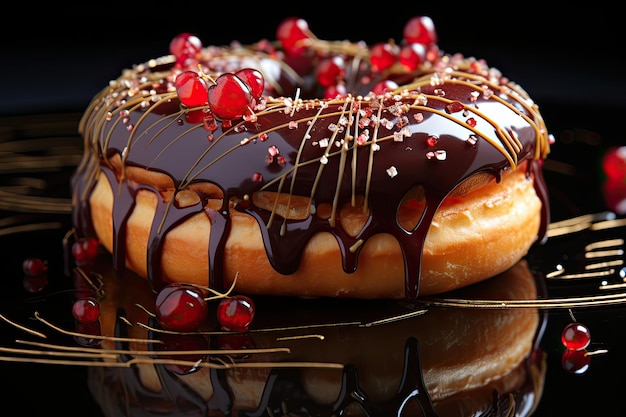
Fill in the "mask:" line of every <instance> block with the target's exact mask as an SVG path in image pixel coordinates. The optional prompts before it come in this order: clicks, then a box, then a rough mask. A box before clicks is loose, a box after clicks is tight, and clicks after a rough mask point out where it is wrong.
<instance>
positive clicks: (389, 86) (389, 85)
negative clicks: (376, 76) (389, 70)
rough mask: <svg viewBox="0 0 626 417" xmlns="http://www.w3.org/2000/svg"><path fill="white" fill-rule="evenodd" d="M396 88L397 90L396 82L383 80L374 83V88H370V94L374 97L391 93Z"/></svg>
mask: <svg viewBox="0 0 626 417" xmlns="http://www.w3.org/2000/svg"><path fill="white" fill-rule="evenodd" d="M396 88H398V84H397V83H396V82H394V81H391V80H383V81H380V82H378V83H376V84H375V85H374V87H372V93H374V94H376V95H381V94H384V93H387V92H390V91H393V90H395V89H396Z"/></svg>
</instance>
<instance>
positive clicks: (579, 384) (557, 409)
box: [0, 105, 626, 416]
mask: <svg viewBox="0 0 626 417" xmlns="http://www.w3.org/2000/svg"><path fill="white" fill-rule="evenodd" d="M569 110H571V109H570V108H569V107H568V106H565V105H562V106H556V107H555V108H547V109H544V111H543V112H544V114H545V117H546V118H547V119H548V118H549V120H551V121H552V123H551V124H550V125H551V126H552V132H553V134H554V135H555V137H556V138H557V142H556V144H555V145H554V146H553V151H552V154H551V156H550V160H549V162H546V166H545V175H546V179H547V181H548V184H549V186H550V190H551V199H552V220H553V223H556V222H560V221H563V220H568V219H572V218H578V217H579V216H583V215H587V214H594V215H595V218H593V219H592V220H591V221H592V223H594V222H597V223H598V224H601V223H602V222H603V221H605V220H610V219H612V218H613V217H614V216H613V215H612V214H611V213H607V211H609V209H610V208H609V207H607V205H606V203H605V195H604V193H603V188H602V184H603V181H604V174H603V172H602V169H601V160H602V157H603V155H604V154H605V152H606V151H607V149H609V148H610V147H611V146H613V145H615V144H619V143H620V137H622V136H620V135H622V133H621V131H620V129H618V124H617V123H616V122H614V121H613V120H616V119H613V118H612V117H611V113H614V114H618V113H619V109H598V108H595V109H590V110H589V111H586V109H581V108H579V107H575V108H574V110H573V111H571V112H570V111H569ZM583 110H585V111H583ZM580 114H584V115H585V117H574V116H573V115H580ZM77 120H78V115H77V114H51V115H33V116H20V117H11V118H5V119H2V124H0V126H1V127H2V142H1V143H0V150H1V151H2V152H1V153H0V158H1V161H2V163H1V164H0V170H1V172H2V176H1V178H2V183H1V184H0V204H1V207H0V208H1V209H2V219H1V220H0V222H1V226H2V227H1V228H0V241H1V242H2V247H3V249H2V254H3V256H2V259H3V260H2V263H3V274H2V280H1V285H2V291H1V292H0V314H1V315H2V318H3V319H4V320H3V321H2V322H0V328H1V334H2V340H1V341H0V342H1V343H0V346H3V347H7V346H14V341H15V340H19V339H23V338H28V335H27V334H25V333H24V332H23V331H21V330H19V329H17V328H16V327H14V326H12V325H9V324H8V323H6V321H5V320H7V319H8V320H11V321H15V322H20V323H25V324H26V325H27V326H29V327H32V328H38V327H39V323H37V321H36V320H34V318H33V316H32V311H33V308H32V303H37V305H38V306H39V307H38V308H37V310H38V311H40V312H41V313H42V316H44V317H46V314H50V315H53V316H54V317H55V318H56V320H57V323H58V324H59V325H61V326H63V325H67V326H70V325H71V323H72V317H71V312H70V307H69V306H70V303H69V301H67V302H64V301H63V298H64V297H66V296H67V295H64V294H67V293H64V291H65V290H71V289H73V282H72V279H71V278H69V277H68V276H66V275H65V273H64V267H65V262H64V252H63V249H64V247H63V244H62V242H63V239H64V235H65V234H66V232H67V231H68V230H69V229H70V227H71V225H70V224H69V211H68V210H69V194H68V192H69V187H68V186H67V184H68V178H69V175H70V173H71V172H72V170H73V167H74V166H75V164H76V163H77V158H78V157H79V156H80V152H81V146H82V145H81V142H80V139H79V138H78V137H77V135H76V133H75V132H76V129H75V128H76V122H77ZM616 218H617V219H620V216H619V215H618V216H616ZM577 223H578V224H581V222H580V221H579V222H577ZM582 229H583V230H581V231H579V232H575V233H567V234H564V235H562V236H555V237H551V238H550V239H549V240H548V242H547V244H546V245H543V246H538V247H535V248H533V250H532V251H531V253H529V255H528V256H527V260H528V262H529V266H530V268H531V269H532V270H535V271H537V272H538V273H539V274H544V275H545V276H546V284H547V288H548V296H549V297H548V298H550V299H552V300H555V301H558V300H560V299H563V300H564V304H563V305H562V306H561V305H558V303H557V304H554V305H551V306H550V307H548V308H547V310H548V311H549V315H548V322H547V327H546V330H545V333H544V336H543V339H542V347H543V348H544V350H545V352H546V353H547V364H548V372H547V374H546V379H545V387H544V391H543V394H542V397H541V402H540V404H539V406H538V408H537V410H536V413H535V414H534V415H537V416H555V415H575V416H577V415H590V414H599V413H604V412H608V411H609V410H615V409H616V408H617V409H621V408H622V399H621V395H622V384H621V383H619V380H621V378H622V374H623V373H624V372H625V371H626V362H625V361H624V355H625V354H626V337H625V336H624V331H623V329H624V328H625V325H626V301H623V299H622V298H623V297H622V295H621V294H622V292H623V293H624V294H626V288H625V287H622V286H621V285H619V284H621V283H622V282H621V279H622V278H623V276H624V272H625V269H624V268H625V266H624V264H623V262H624V254H623V250H624V244H623V242H622V243H618V244H617V248H615V249H617V252H613V253H611V254H610V255H607V257H608V258H604V259H603V260H604V261H607V260H608V261H611V262H613V263H614V266H613V267H606V266H603V267H600V269H599V270H595V271H593V270H592V271H591V272H590V271H589V270H585V267H586V265H588V264H590V263H596V261H592V260H591V261H590V260H589V259H588V258H585V252H586V249H585V245H587V244H589V243H592V242H596V241H603V240H605V239H624V237H626V233H625V232H626V226H624V225H622V226H619V227H611V228H608V229H606V230H594V228H593V227H589V226H585V227H583V228H582ZM557 230H558V229H557ZM561 230H563V229H561ZM27 257H39V258H42V259H45V260H47V262H48V268H49V269H48V271H49V272H48V282H47V287H46V291H44V292H42V293H39V294H38V293H36V292H32V289H31V291H28V290H27V289H26V287H25V284H27V285H31V286H36V285H37V283H36V282H34V281H32V280H25V279H24V273H23V271H22V261H23V260H24V259H25V258H27ZM559 265H560V267H562V268H563V270H564V273H563V274H561V275H568V274H580V273H586V274H587V275H589V276H590V277H589V278H586V279H583V278H574V279H550V278H548V277H549V276H550V275H552V274H554V272H555V271H557V270H558V269H559V268H560V267H559ZM607 271H608V272H607ZM620 274H621V275H620ZM557 275H558V274H557ZM604 281H608V283H609V284H618V285H616V288H613V289H606V290H603V289H600V288H601V285H602V284H603V282H604ZM31 288H32V287H31ZM607 295H615V297H616V299H615V300H613V301H604V299H605V298H606V297H607ZM589 296H597V299H594V298H592V299H591V301H590V300H589V298H588V297H589ZM40 297H44V298H43V299H41V298H40ZM45 297H54V300H52V299H51V300H46V299H45ZM625 297H626V296H625ZM25 301H26V302H25ZM622 302H624V304H622ZM64 303H65V304H64ZM52 306H54V308H55V309H56V310H55V311H46V308H53V307H52ZM572 315H573V316H574V317H575V319H576V320H577V321H579V322H582V323H584V324H585V325H587V326H588V328H589V329H590V331H591V335H592V340H591V344H590V345H589V347H588V348H587V350H588V352H591V354H592V355H591V356H590V358H591V360H590V364H589V367H588V368H587V369H586V370H584V372H581V373H573V372H569V371H567V370H565V369H564V368H563V366H562V364H561V357H562V352H563V350H564V348H563V345H562V344H561V342H560V335H561V331H562V329H563V328H564V327H565V326H566V325H567V324H568V323H570V322H571V321H572ZM46 334H48V336H49V338H48V339H47V340H46V342H49V343H55V342H56V343H67V340H65V339H64V336H62V335H59V334H56V333H55V332H50V331H49V330H47V331H46ZM0 356H2V357H3V358H5V359H3V361H2V362H1V363H0V372H2V375H3V376H4V378H6V379H5V381H6V382H5V383H4V384H3V388H2V390H0V400H1V401H2V403H3V404H13V405H14V406H15V407H17V409H18V410H22V411H23V413H22V415H40V414H43V413H48V412H50V411H51V410H55V411H56V412H63V414H64V415H68V416H69V415H91V416H98V415H102V413H101V411H100V408H99V407H98V406H97V405H96V403H95V402H94V401H93V399H92V397H91V394H90V392H89V391H88V389H87V386H86V369H84V368H83V367H81V366H75V365H71V366H57V365H50V364H37V363H28V361H26V362H25V363H22V362H20V363H14V362H13V361H11V360H10V359H6V358H7V357H11V356H14V355H13V354H12V353H11V352H10V351H9V352H7V351H5V352H0Z"/></svg>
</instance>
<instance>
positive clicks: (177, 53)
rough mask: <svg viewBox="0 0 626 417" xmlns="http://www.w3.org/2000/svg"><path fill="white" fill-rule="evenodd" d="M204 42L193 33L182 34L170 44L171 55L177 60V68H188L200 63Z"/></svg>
mask: <svg viewBox="0 0 626 417" xmlns="http://www.w3.org/2000/svg"><path fill="white" fill-rule="evenodd" d="M201 50H202V41H200V38H198V37H197V36H196V35H193V34H191V33H181V34H179V35H177V36H175V37H174V38H173V39H172V40H171V42H170V53H171V54H172V55H174V57H175V58H176V66H177V67H179V68H186V67H189V66H191V65H194V64H195V63H197V62H198V59H197V56H198V53H199V52H200V51H201Z"/></svg>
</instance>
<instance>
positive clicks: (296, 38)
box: [276, 17, 311, 55]
mask: <svg viewBox="0 0 626 417" xmlns="http://www.w3.org/2000/svg"><path fill="white" fill-rule="evenodd" d="M276 39H277V40H278V42H280V44H281V45H282V47H283V49H284V51H285V53H287V54H288V55H298V54H300V53H302V52H304V50H305V49H306V47H307V45H306V42H305V41H306V40H308V39H311V31H310V30H309V24H308V23H307V21H306V20H304V19H301V18H298V17H289V18H287V19H285V20H283V21H282V22H281V23H280V24H279V25H278V28H277V29H276Z"/></svg>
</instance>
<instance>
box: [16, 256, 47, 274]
mask: <svg viewBox="0 0 626 417" xmlns="http://www.w3.org/2000/svg"><path fill="white" fill-rule="evenodd" d="M22 269H23V270H24V275H26V276H29V277H36V276H39V275H42V274H44V273H45V272H46V271H48V264H47V263H46V262H44V261H42V260H41V259H39V258H27V259H24V262H22Z"/></svg>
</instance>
